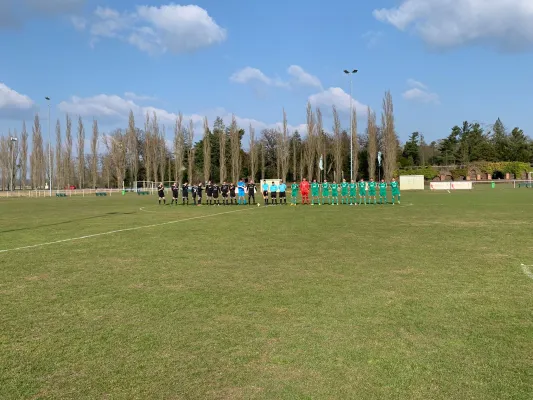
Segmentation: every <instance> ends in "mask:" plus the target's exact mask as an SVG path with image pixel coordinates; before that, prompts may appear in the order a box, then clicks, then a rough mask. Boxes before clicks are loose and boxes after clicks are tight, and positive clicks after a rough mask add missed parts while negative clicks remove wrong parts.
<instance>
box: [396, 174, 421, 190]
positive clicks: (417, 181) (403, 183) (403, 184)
mask: <svg viewBox="0 0 533 400" xmlns="http://www.w3.org/2000/svg"><path fill="white" fill-rule="evenodd" d="M400 189H401V190H402V191H404V190H424V175H400Z"/></svg>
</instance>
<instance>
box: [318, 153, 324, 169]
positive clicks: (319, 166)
mask: <svg viewBox="0 0 533 400" xmlns="http://www.w3.org/2000/svg"><path fill="white" fill-rule="evenodd" d="M318 168H320V171H324V163H323V160H322V156H320V161H319V162H318Z"/></svg>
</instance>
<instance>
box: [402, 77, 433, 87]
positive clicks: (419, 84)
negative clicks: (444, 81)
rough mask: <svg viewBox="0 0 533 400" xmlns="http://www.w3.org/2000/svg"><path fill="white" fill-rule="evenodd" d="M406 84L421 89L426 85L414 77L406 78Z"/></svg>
mask: <svg viewBox="0 0 533 400" xmlns="http://www.w3.org/2000/svg"><path fill="white" fill-rule="evenodd" d="M407 84H408V85H409V86H411V87H414V88H419V89H423V90H427V88H428V87H427V86H426V85H424V84H423V83H422V82H420V81H417V80H415V79H412V78H409V79H407Z"/></svg>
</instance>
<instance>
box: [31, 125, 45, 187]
mask: <svg viewBox="0 0 533 400" xmlns="http://www.w3.org/2000/svg"><path fill="white" fill-rule="evenodd" d="M32 133H33V134H32V152H31V157H30V168H31V182H32V183H31V185H32V187H33V188H42V187H44V181H45V172H46V167H45V165H44V151H43V136H42V133H41V122H40V120H39V115H35V119H34V121H33V132H32Z"/></svg>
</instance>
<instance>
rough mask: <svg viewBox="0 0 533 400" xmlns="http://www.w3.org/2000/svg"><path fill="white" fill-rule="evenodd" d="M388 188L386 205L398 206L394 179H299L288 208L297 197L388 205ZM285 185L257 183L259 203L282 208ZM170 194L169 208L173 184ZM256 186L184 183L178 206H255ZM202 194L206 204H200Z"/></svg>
mask: <svg viewBox="0 0 533 400" xmlns="http://www.w3.org/2000/svg"><path fill="white" fill-rule="evenodd" d="M388 188H390V192H391V201H390V204H392V205H394V204H395V203H396V202H397V203H398V204H400V197H401V196H400V185H399V184H398V182H397V181H396V179H395V178H392V180H391V181H390V182H385V180H383V179H382V180H381V181H380V182H375V181H374V179H370V181H368V182H366V181H365V180H364V179H361V180H360V181H359V182H355V181H354V180H352V181H351V182H347V181H346V179H343V180H342V182H341V183H340V184H338V183H337V182H335V181H333V182H332V183H329V182H328V181H327V180H324V182H322V183H318V182H317V181H316V179H315V180H313V182H312V183H309V182H308V181H307V179H305V178H304V179H303V180H302V182H300V183H296V182H294V183H292V184H291V186H290V190H291V198H290V203H289V205H291V206H296V205H297V204H298V198H299V197H301V203H300V204H302V205H311V206H314V205H315V204H316V205H319V206H321V205H337V206H338V205H339V204H343V205H350V206H353V205H367V204H374V205H377V204H382V205H383V204H389V201H388ZM287 189H288V188H287V184H286V183H284V182H283V181H279V183H278V182H276V181H272V182H271V183H270V184H269V183H268V181H267V180H263V183H262V184H261V192H262V195H263V203H264V205H265V206H268V205H274V206H275V205H286V204H287ZM170 190H171V192H172V201H171V203H170V205H173V204H175V205H178V203H179V192H180V188H179V186H178V184H177V183H174V184H172V186H171V188H170ZM157 192H158V197H159V204H166V197H165V186H164V185H163V183H160V184H159V185H158V187H157ZM256 192H257V187H256V185H255V183H254V181H250V182H245V181H244V180H243V179H241V180H240V181H239V182H238V183H237V185H235V184H234V183H227V182H223V183H222V184H220V185H219V184H217V183H212V182H211V181H209V182H207V184H206V185H205V186H204V185H203V184H202V183H201V182H200V183H198V184H196V185H189V183H188V182H185V183H184V184H183V185H182V186H181V203H182V205H189V204H192V205H195V206H200V205H204V204H205V205H213V206H220V205H224V206H227V205H255V204H257V205H259V203H256V200H255V195H256ZM204 193H205V197H206V201H205V203H204V202H203V196H204ZM189 194H190V195H191V199H192V203H189ZM339 198H340V203H339Z"/></svg>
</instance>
